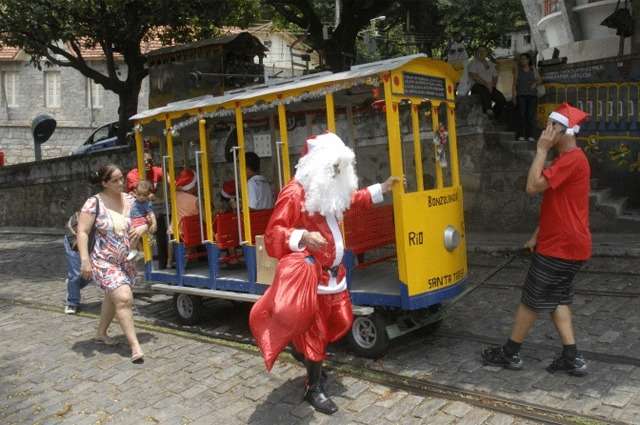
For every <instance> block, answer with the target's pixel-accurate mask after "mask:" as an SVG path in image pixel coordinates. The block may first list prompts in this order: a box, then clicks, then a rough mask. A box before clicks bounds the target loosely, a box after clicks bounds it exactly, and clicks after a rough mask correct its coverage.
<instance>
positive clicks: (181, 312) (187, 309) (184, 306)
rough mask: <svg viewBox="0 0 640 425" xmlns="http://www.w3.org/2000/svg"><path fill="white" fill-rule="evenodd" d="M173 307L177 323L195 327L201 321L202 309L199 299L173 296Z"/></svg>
mask: <svg viewBox="0 0 640 425" xmlns="http://www.w3.org/2000/svg"><path fill="white" fill-rule="evenodd" d="M173 305H174V307H175V309H176V313H177V314H178V321H179V322H180V323H182V324H183V325H195V324H197V323H198V322H200V320H201V319H202V315H203V312H204V307H203V305H202V298H201V297H198V296H195V295H188V294H175V295H174V296H173Z"/></svg>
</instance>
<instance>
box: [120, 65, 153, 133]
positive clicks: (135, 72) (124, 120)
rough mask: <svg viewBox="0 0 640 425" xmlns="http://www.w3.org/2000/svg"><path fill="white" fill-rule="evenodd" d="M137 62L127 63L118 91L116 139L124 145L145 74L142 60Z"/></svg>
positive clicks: (136, 110)
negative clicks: (125, 72)
mask: <svg viewBox="0 0 640 425" xmlns="http://www.w3.org/2000/svg"><path fill="white" fill-rule="evenodd" d="M137 65H138V64H133V65H131V64H128V67H127V80H126V82H125V84H124V85H123V86H124V87H123V90H122V91H120V92H119V93H118V97H119V99H120V106H118V123H119V125H118V141H119V143H120V144H122V145H125V144H127V143H128V140H127V133H128V132H129V129H130V128H131V125H132V123H131V122H129V118H130V117H131V116H133V115H135V114H136V113H138V95H139V94H140V89H141V87H142V80H143V79H144V77H145V76H146V75H147V72H146V70H145V69H144V62H140V63H139V66H137Z"/></svg>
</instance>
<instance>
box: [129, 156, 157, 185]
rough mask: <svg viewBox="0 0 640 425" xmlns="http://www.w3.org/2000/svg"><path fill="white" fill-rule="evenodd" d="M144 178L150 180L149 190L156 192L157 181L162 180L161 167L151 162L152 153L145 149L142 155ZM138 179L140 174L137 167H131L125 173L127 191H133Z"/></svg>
mask: <svg viewBox="0 0 640 425" xmlns="http://www.w3.org/2000/svg"><path fill="white" fill-rule="evenodd" d="M143 160H144V169H145V173H146V175H145V178H144V179H145V180H148V181H149V182H151V185H152V188H151V192H152V193H156V191H157V190H158V183H160V182H161V181H162V175H163V173H162V168H160V167H158V166H156V165H155V164H154V162H153V155H151V152H149V151H146V152H145V153H144V155H143ZM139 181H140V175H139V173H138V167H135V168H132V169H131V170H130V171H129V172H128V173H127V192H133V191H134V190H135V189H136V185H137V184H138V182H139Z"/></svg>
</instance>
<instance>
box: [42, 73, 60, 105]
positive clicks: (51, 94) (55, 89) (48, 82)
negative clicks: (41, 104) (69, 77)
mask: <svg viewBox="0 0 640 425" xmlns="http://www.w3.org/2000/svg"><path fill="white" fill-rule="evenodd" d="M44 78H45V79H44V89H45V106H46V107H47V108H59V107H60V105H61V103H62V102H61V96H62V93H61V86H60V72H59V71H45V73H44Z"/></svg>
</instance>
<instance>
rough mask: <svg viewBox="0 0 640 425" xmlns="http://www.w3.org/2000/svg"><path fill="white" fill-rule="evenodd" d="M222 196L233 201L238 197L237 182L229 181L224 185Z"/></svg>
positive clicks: (221, 190)
mask: <svg viewBox="0 0 640 425" xmlns="http://www.w3.org/2000/svg"><path fill="white" fill-rule="evenodd" d="M220 195H222V197H223V198H225V199H231V198H235V197H236V182H234V181H233V180H227V181H226V182H224V183H222V189H220Z"/></svg>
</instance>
